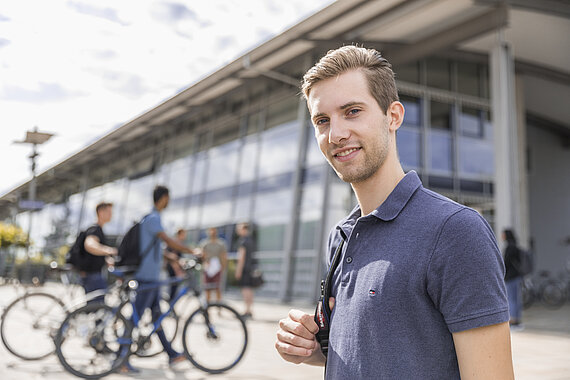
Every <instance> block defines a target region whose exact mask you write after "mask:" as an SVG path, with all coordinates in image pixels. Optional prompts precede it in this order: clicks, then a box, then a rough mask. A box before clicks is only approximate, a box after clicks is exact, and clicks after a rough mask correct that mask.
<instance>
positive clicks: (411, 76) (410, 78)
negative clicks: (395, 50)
mask: <svg viewBox="0 0 570 380" xmlns="http://www.w3.org/2000/svg"><path fill="white" fill-rule="evenodd" d="M396 80H401V81H404V82H411V83H420V70H419V62H414V63H411V64H408V65H401V66H398V69H397V70H396Z"/></svg>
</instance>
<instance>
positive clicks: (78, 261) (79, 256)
mask: <svg viewBox="0 0 570 380" xmlns="http://www.w3.org/2000/svg"><path fill="white" fill-rule="evenodd" d="M86 232H87V230H85V231H81V232H80V233H79V235H77V238H76V239H75V242H74V243H73V245H72V246H71V248H70V249H69V251H68V252H67V254H66V255H65V263H66V264H71V266H73V269H76V270H82V269H83V268H84V266H85V264H86V261H87V260H86V256H85V248H84V244H85V238H86V237H87V234H86Z"/></svg>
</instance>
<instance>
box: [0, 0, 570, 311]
mask: <svg viewBox="0 0 570 380" xmlns="http://www.w3.org/2000/svg"><path fill="white" fill-rule="evenodd" d="M352 43H358V44H359V45H364V46H366V47H374V48H376V49H378V50H380V51H381V52H382V53H383V55H384V56H386V57H387V58H388V59H389V60H390V61H391V62H392V64H393V67H394V71H395V72H396V75H397V84H398V88H399V91H400V96H401V101H402V103H404V105H405V108H406V116H405V122H404V125H403V127H402V128H401V129H400V130H399V132H398V135H397V142H398V149H399V154H400V158H401V160H402V162H403V164H404V167H405V170H415V171H417V172H418V173H419V175H420V177H421V178H422V180H423V182H424V185H425V186H427V187H429V188H431V189H433V190H435V191H438V192H440V193H442V194H444V195H446V196H448V197H450V198H452V199H454V200H456V201H458V202H461V203H464V204H466V205H469V206H471V207H473V208H475V209H477V210H478V211H480V212H481V214H482V215H483V216H484V217H485V218H486V219H487V220H488V221H489V222H490V223H491V225H492V226H493V228H494V229H495V231H496V232H497V233H499V232H500V231H501V230H502V229H503V228H505V227H511V228H513V229H514V230H515V231H516V232H517V234H518V236H519V240H520V241H521V243H522V245H525V246H527V247H528V246H529V245H532V248H533V250H534V252H535V256H536V265H537V269H539V270H550V271H558V270H560V269H561V268H562V267H563V266H564V264H565V262H566V260H567V257H568V255H570V246H569V245H568V243H569V239H570V238H569V237H570V122H569V120H570V4H569V3H568V2H567V1H556V0H543V1H532V0H504V1H499V0H408V1H404V0H378V1H365V0H339V1H336V2H334V3H333V4H331V5H330V6H328V7H327V8H325V9H323V10H321V11H319V12H318V13H316V14H314V15H312V16H311V17H309V18H307V19H305V20H303V21H302V22H300V23H299V24H297V25H295V26H293V27H292V28H290V29H289V30H287V31H285V32H284V33H282V34H281V35H278V36H277V37H275V38H273V39H271V40H269V41H267V42H265V43H263V44H262V45H260V46H258V47H256V48H255V49H253V50H251V51H249V52H247V53H246V54H244V55H243V56H241V57H239V58H238V59H236V60H235V61H233V62H231V63H230V64H228V65H227V66H225V67H223V68H221V69H220V70H218V71H216V72H215V73H213V74H211V75H210V76H208V77H206V78H204V79H203V80H200V81H199V82H197V83H193V84H191V85H190V86H189V87H188V88H187V89H185V90H184V91H182V92H180V93H179V94H177V95H176V96H174V97H172V98H171V99H169V100H167V101H165V102H164V103H162V104H159V105H157V106H156V107H155V108H154V109H152V110H150V111H148V112H146V113H144V114H142V115H140V116H138V117H136V118H134V119H133V120H131V121H129V122H128V123H126V124H124V125H122V126H120V127H119V128H117V129H115V130H113V131H112V132H111V133H109V134H107V135H106V136H103V137H102V138H100V139H99V140H98V141H96V142H94V143H93V144H91V145H89V146H88V147H86V148H85V149H83V150H81V151H80V152H77V153H76V154H74V155H73V156H71V157H70V158H68V159H66V160H65V161H63V162H61V163H59V164H57V165H55V166H54V167H52V168H50V169H49V170H47V171H45V172H44V173H41V174H40V175H39V176H38V177H37V196H38V198H39V199H41V200H42V201H44V202H46V204H47V206H46V207H44V208H43V210H41V211H39V212H34V214H33V216H32V219H33V223H34V230H33V231H34V238H35V240H36V241H37V242H40V245H41V243H42V242H46V241H49V239H48V240H45V238H46V236H48V235H50V233H52V232H53V226H54V221H58V220H62V219H65V220H66V221H68V222H69V223H70V226H71V227H72V230H71V232H72V233H74V232H75V231H77V230H78V229H80V228H84V227H85V226H86V225H88V224H89V223H90V222H91V221H92V220H93V214H92V213H93V209H94V205H95V204H96V203H97V202H99V201H100V200H102V199H104V200H107V201H111V202H113V203H114V204H115V217H114V219H113V222H112V224H111V225H108V227H107V226H106V230H107V232H108V233H109V234H114V235H118V236H120V235H121V234H123V233H124V232H125V231H126V230H127V228H128V227H129V225H130V224H131V223H132V221H134V220H136V219H138V218H140V217H141V216H142V215H144V214H145V213H146V212H148V210H149V209H150V207H151V192H152V188H153V187H154V185H156V184H165V185H167V186H169V187H170V189H171V198H172V202H171V205H170V206H169V208H168V209H167V210H166V211H165V214H164V217H163V220H164V223H165V226H166V228H167V229H168V230H169V232H174V231H175V229H176V228H178V227H184V228H187V229H188V230H189V231H190V236H191V239H192V241H194V242H195V241H197V240H198V239H199V237H200V235H201V234H202V233H203V231H204V230H205V229H206V228H207V227H210V226H216V227H220V229H221V232H222V233H223V235H225V236H226V239H228V240H230V241H231V240H232V239H231V236H232V232H233V228H234V226H235V223H237V222H241V221H249V222H252V223H253V224H254V225H255V231H256V239H257V246H258V254H257V255H258V258H259V261H260V263H261V266H262V269H263V270H264V273H265V277H266V285H265V286H264V287H263V288H262V289H261V293H262V294H263V295H266V296H271V297H275V298H278V299H282V300H289V299H306V300H313V299H315V297H316V295H317V292H318V283H319V281H320V274H321V273H322V271H323V259H322V257H323V252H324V248H325V246H326V238H327V234H328V232H329V230H330V229H331V228H332V226H333V225H334V224H335V222H336V221H337V220H339V219H340V218H341V217H343V216H344V215H345V214H346V213H347V212H348V211H349V210H350V209H352V207H353V206H354V204H355V199H354V198H353V196H352V193H351V189H350V187H349V185H347V184H345V183H342V182H341V181H340V180H339V179H338V178H337V177H336V175H335V174H334V172H332V170H331V169H330V168H329V167H328V165H327V164H326V163H325V160H324V159H323V157H322V156H321V154H320V152H319V150H318V148H317V146H316V143H315V141H314V138H313V137H312V135H313V131H312V128H313V127H312V126H311V123H310V121H309V117H308V112H307V109H306V105H305V101H304V100H303V99H302V98H301V97H300V96H299V87H298V85H299V83H300V79H301V76H302V74H303V73H304V72H305V71H306V69H308V68H309V67H310V66H312V64H314V62H316V60H317V59H318V58H320V57H321V56H322V55H323V54H324V53H326V51H327V50H329V49H332V48H336V47H339V46H341V45H344V44H352ZM27 192H28V184H24V185H22V186H20V187H18V188H15V189H13V190H12V191H10V192H9V193H7V194H5V195H3V197H2V198H1V199H2V200H4V202H3V203H2V205H4V206H3V207H4V208H5V209H6V207H8V208H9V206H6V205H9V204H15V203H14V202H13V201H14V200H17V199H26V197H27ZM10 202H12V203H10ZM20 211H21V210H15V209H14V211H13V216H12V217H13V218H15V219H16V221H17V222H18V223H19V224H20V225H21V226H22V227H24V228H25V227H26V226H27V223H28V220H29V215H28V213H27V212H20Z"/></svg>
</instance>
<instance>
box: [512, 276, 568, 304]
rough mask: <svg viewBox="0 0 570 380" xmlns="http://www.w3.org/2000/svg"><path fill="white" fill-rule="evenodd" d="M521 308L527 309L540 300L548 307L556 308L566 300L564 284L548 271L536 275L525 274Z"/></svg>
mask: <svg viewBox="0 0 570 380" xmlns="http://www.w3.org/2000/svg"><path fill="white" fill-rule="evenodd" d="M522 298H523V308H524V309H528V308H529V307H531V306H532V305H533V304H534V302H535V301H540V302H541V303H542V304H543V305H544V306H546V307H548V308H550V309H558V308H560V307H561V306H562V305H564V303H565V302H566V285H565V284H564V283H562V282H561V281H559V280H558V279H556V278H554V277H552V276H551V275H550V272H548V271H541V272H539V274H538V276H536V277H535V278H531V277H528V276H526V277H525V278H524V279H523V282H522Z"/></svg>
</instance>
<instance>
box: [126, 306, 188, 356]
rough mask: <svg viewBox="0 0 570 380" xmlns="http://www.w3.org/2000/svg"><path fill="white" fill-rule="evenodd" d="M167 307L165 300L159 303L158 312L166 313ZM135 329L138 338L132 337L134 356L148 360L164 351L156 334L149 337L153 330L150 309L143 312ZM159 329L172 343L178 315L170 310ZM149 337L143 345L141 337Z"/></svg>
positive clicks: (176, 329) (176, 328) (176, 330)
mask: <svg viewBox="0 0 570 380" xmlns="http://www.w3.org/2000/svg"><path fill="white" fill-rule="evenodd" d="M169 307H170V305H169V303H168V301H166V300H161V301H160V310H161V312H162V313H166V311H167V310H168V308H169ZM124 315H127V314H124ZM137 327H138V328H137V329H136V331H137V335H138V337H133V341H135V342H137V350H136V351H135V355H136V356H139V357H143V358H148V357H151V356H156V355H158V354H160V353H161V352H163V351H164V347H162V344H161V343H160V339H159V338H158V335H157V334H156V333H154V334H152V335H150V333H151V332H152V330H153V329H154V325H153V323H152V314H151V311H150V309H146V310H145V312H144V314H143V316H142V318H141V319H140V321H139V323H138V326H137ZM160 327H161V328H162V330H163V331H164V334H165V335H166V339H167V340H168V341H169V342H170V343H172V341H173V340H174V338H175V337H176V333H177V332H178V315H177V314H176V312H175V311H174V309H172V310H171V311H170V313H168V314H167V315H166V316H165V317H164V318H163V319H162V321H161V323H160ZM149 335H150V337H149V338H148V339H146V340H145V341H144V343H143V342H142V339H143V337H148V336H149ZM139 342H140V343H139Z"/></svg>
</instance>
